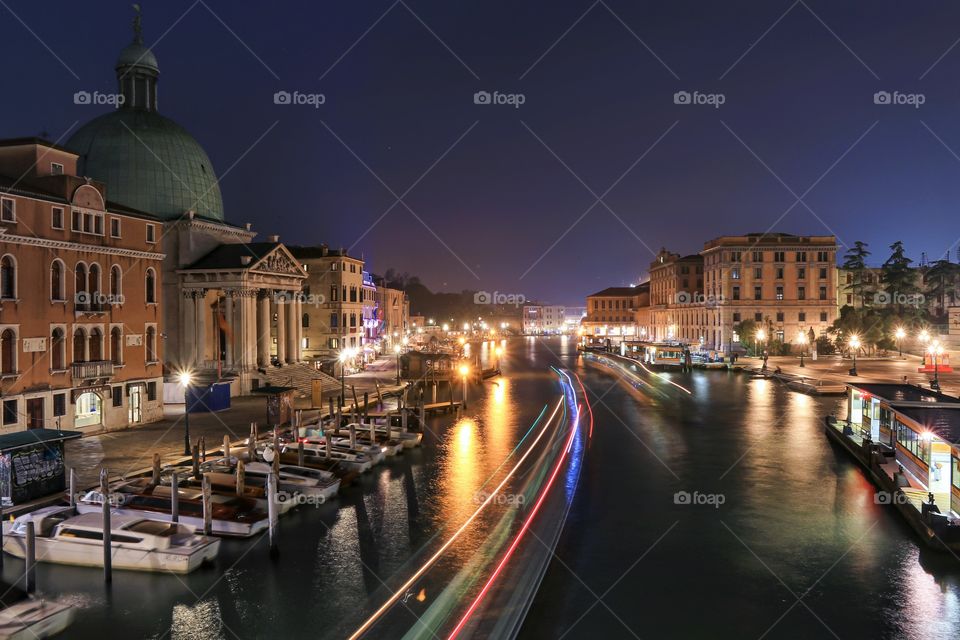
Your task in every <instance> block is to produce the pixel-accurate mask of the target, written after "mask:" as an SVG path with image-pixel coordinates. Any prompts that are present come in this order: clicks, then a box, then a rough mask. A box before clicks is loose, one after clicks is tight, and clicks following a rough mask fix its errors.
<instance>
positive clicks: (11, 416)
mask: <svg viewBox="0 0 960 640" xmlns="http://www.w3.org/2000/svg"><path fill="white" fill-rule="evenodd" d="M17 413H18V412H17V401H16V400H4V401H3V424H4V426H6V425H8V424H17Z"/></svg>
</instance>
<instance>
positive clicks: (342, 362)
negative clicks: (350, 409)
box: [340, 347, 353, 405]
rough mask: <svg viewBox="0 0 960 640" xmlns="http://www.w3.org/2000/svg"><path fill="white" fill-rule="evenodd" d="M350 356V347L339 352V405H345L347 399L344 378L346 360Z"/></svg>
mask: <svg viewBox="0 0 960 640" xmlns="http://www.w3.org/2000/svg"><path fill="white" fill-rule="evenodd" d="M352 355H353V353H352V350H351V349H350V347H346V348H344V350H343V351H341V352H340V403H341V405H342V404H344V403H345V401H346V398H347V383H346V380H345V379H344V377H345V373H346V369H347V360H349V359H350V357H351V356H352Z"/></svg>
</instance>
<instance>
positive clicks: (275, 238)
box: [267, 236, 280, 242]
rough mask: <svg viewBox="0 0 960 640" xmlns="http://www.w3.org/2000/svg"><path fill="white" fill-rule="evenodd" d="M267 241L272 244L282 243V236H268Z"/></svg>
mask: <svg viewBox="0 0 960 640" xmlns="http://www.w3.org/2000/svg"><path fill="white" fill-rule="evenodd" d="M267 240H268V241H270V242H280V236H267Z"/></svg>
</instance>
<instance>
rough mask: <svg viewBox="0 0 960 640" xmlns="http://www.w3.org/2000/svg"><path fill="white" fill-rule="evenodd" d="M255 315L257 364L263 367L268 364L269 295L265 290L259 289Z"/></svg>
mask: <svg viewBox="0 0 960 640" xmlns="http://www.w3.org/2000/svg"><path fill="white" fill-rule="evenodd" d="M257 316H258V322H257V366H258V367H260V368H265V367H268V366H269V365H270V296H269V294H268V293H267V292H266V291H260V298H259V299H258V300H257Z"/></svg>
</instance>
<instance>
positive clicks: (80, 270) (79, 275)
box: [73, 262, 87, 302]
mask: <svg viewBox="0 0 960 640" xmlns="http://www.w3.org/2000/svg"><path fill="white" fill-rule="evenodd" d="M73 274H74V279H75V280H76V284H75V287H76V291H75V293H76V294H77V295H76V297H75V298H74V302H84V301H85V300H84V299H83V298H81V297H80V294H81V293H83V292H84V291H86V290H87V265H85V264H83V263H82V262H78V263H77V266H76V268H75V269H74V271H73Z"/></svg>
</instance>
